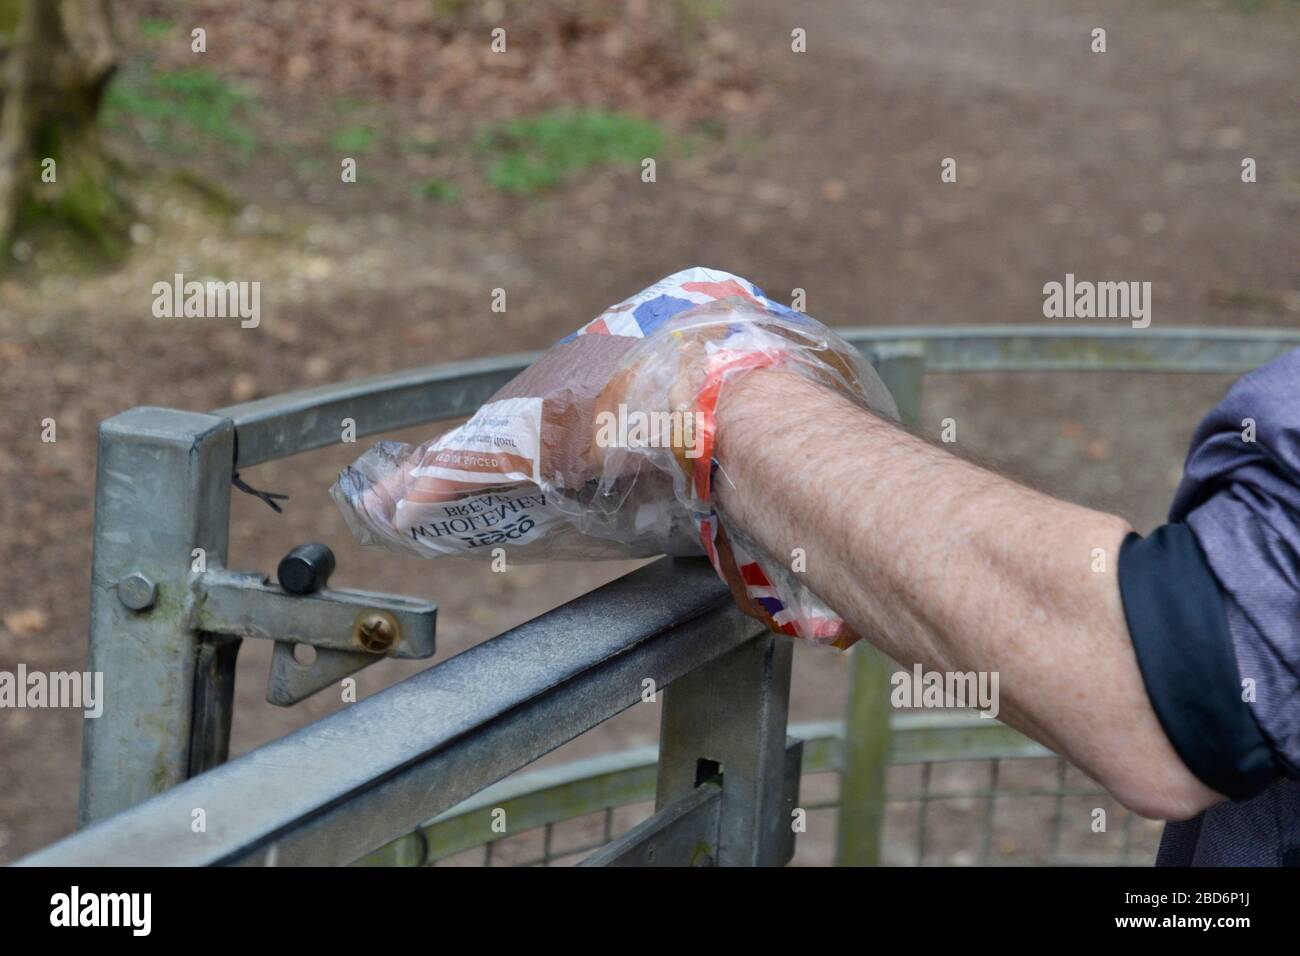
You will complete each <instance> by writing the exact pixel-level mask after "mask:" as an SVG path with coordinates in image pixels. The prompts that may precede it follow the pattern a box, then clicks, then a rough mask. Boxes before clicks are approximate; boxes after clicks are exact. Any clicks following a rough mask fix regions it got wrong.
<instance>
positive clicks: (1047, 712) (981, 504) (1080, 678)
mask: <svg viewBox="0 0 1300 956" xmlns="http://www.w3.org/2000/svg"><path fill="white" fill-rule="evenodd" d="M716 454H717V458H718V461H719V464H720V466H721V471H720V473H719V476H718V478H717V481H716V483H715V496H716V498H717V501H718V505H719V507H720V509H721V510H722V513H723V515H724V518H725V519H726V521H728V522H730V523H734V524H735V525H736V526H737V527H739V528H741V529H743V530H744V531H745V532H746V533H747V534H748V535H749V537H751V538H753V539H754V540H755V541H756V542H757V543H758V544H759V545H761V546H762V547H763V548H764V549H765V550H766V551H768V552H769V554H771V555H773V556H774V557H775V558H777V559H778V560H787V561H788V560H789V559H790V556H791V554H792V553H793V551H794V549H796V548H800V549H802V550H803V553H804V554H805V555H806V571H805V572H804V578H805V581H806V583H807V584H808V585H809V587H810V588H811V589H812V590H813V592H814V593H816V594H817V595H818V596H819V597H821V598H822V599H823V600H824V601H826V602H827V603H828V604H829V605H830V606H831V607H833V608H834V609H835V610H836V611H837V612H839V613H840V614H841V615H842V616H843V617H844V618H845V619H846V620H847V621H849V622H850V623H851V624H852V625H853V626H854V627H855V628H856V629H857V630H858V631H859V633H861V634H863V635H864V636H866V637H867V638H868V639H869V640H871V641H872V643H874V644H876V645H877V646H878V647H880V648H881V649H882V650H884V651H885V652H886V653H887V654H888V655H889V656H890V657H892V658H894V660H896V661H898V662H899V663H901V664H904V665H907V666H911V665H912V664H914V663H920V664H921V665H922V666H923V667H925V668H927V669H929V670H935V671H961V672H966V671H988V672H993V671H996V672H997V673H998V674H999V696H1000V702H999V703H1000V708H1001V714H1000V716H1001V717H1002V718H1003V719H1004V720H1006V721H1007V722H1008V723H1010V724H1011V725H1012V726H1015V727H1017V728H1019V729H1021V730H1022V731H1024V732H1025V733H1027V734H1029V735H1030V736H1033V737H1034V738H1036V739H1038V740H1040V741H1042V742H1043V743H1044V744H1046V745H1047V746H1049V747H1051V748H1053V749H1054V750H1056V751H1058V752H1059V753H1062V754H1065V755H1066V756H1068V757H1069V758H1071V759H1072V760H1073V761H1074V762H1075V763H1076V764H1078V765H1079V766H1080V767H1082V768H1083V769H1084V770H1085V771H1086V772H1088V773H1089V774H1091V775H1092V776H1093V777H1095V778H1096V779H1097V780H1099V781H1100V782H1101V783H1102V784H1103V785H1105V786H1106V787H1107V788H1108V789H1110V790H1111V791H1112V792H1113V793H1114V794H1115V795H1116V796H1117V797H1118V798H1119V799H1120V800H1122V801H1123V802H1125V803H1126V804H1127V805H1128V806H1130V807H1132V808H1134V809H1136V810H1138V811H1139V812H1141V813H1144V814H1145V815H1148V816H1158V817H1168V818H1178V817H1183V816H1187V815H1190V814H1192V813H1194V812H1196V811H1199V810H1200V809H1202V808H1203V807H1204V806H1207V805H1209V804H1210V803H1212V802H1214V800H1215V799H1216V796H1215V795H1214V794H1213V793H1212V791H1210V790H1208V789H1207V788H1205V787H1204V786H1203V785H1201V784H1200V783H1199V782H1198V781H1197V780H1196V779H1195V778H1194V777H1192V775H1191V774H1190V773H1189V772H1188V771H1187V769H1186V768H1185V767H1184V766H1183V764H1182V762H1181V761H1180V760H1179V758H1178V757H1177V755H1176V754H1175V753H1174V751H1173V749H1172V747H1171V746H1170V744H1169V742H1168V739H1167V738H1166V736H1165V734H1164V732H1163V731H1162V730H1161V728H1160V725H1159V723H1158V721H1157V719H1156V716H1155V713H1154V711H1153V710H1152V708H1151V705H1150V703H1149V701H1148V699H1147V695H1146V691H1145V688H1144V687H1143V684H1142V678H1141V674H1140V672H1139V670H1138V666H1137V661H1136V657H1135V655H1134V653H1133V649H1132V646H1131V642H1130V640H1129V636H1128V630H1127V626H1126V623H1125V620H1124V613H1123V608H1122V605H1121V603H1120V596H1119V587H1118V582H1117V576H1116V566H1117V563H1118V561H1117V559H1118V554H1119V547H1120V543H1121V542H1122V541H1123V539H1124V537H1125V535H1126V534H1127V533H1128V532H1129V530H1130V529H1129V527H1128V525H1127V523H1125V522H1124V521H1123V520H1122V519H1120V518H1117V517H1115V516H1112V515H1108V514H1104V513H1101V512H1097V511H1092V510H1090V509H1087V508H1082V507H1079V506H1076V505H1072V504H1069V503H1067V502H1063V501H1058V500H1056V499H1053V498H1051V497H1048V496H1046V495H1043V494H1040V493H1038V492H1035V491H1033V490H1031V489H1028V488H1025V487H1023V486H1021V485H1019V484H1017V483H1015V482H1013V481H1010V480H1008V479H1006V478H1003V477H1001V476H999V475H997V474H994V473H992V472H990V471H987V470H985V469H983V468H980V467H978V466H976V465H973V464H971V463H969V462H966V461H964V460H962V459H960V458H957V457H955V456H953V455H951V454H949V453H947V452H946V451H944V450H942V449H940V448H937V447H935V446H932V445H930V444H929V443H927V442H925V441H924V440H922V439H920V438H917V437H915V436H913V435H910V434H908V433H907V432H906V431H904V430H902V429H900V428H898V427H897V426H895V425H893V424H891V423H888V422H885V421H883V420H881V419H879V418H877V417H876V416H874V415H872V414H871V413H869V412H866V411H864V410H862V409H860V408H858V407H857V406H855V405H853V404H852V403H850V402H849V401H847V400H846V399H844V398H843V397H841V396H839V395H836V394H834V393H832V392H830V391H829V390H827V389H824V388H822V387H820V386H818V385H815V384H813V383H811V382H809V381H807V380H805V379H803V378H801V377H799V376H797V375H795V374H793V373H790V372H783V371H763V372H756V373H752V374H750V375H748V376H745V377H743V378H741V379H740V380H738V381H737V382H736V383H734V384H733V385H731V386H729V387H728V388H727V389H724V391H723V394H722V400H721V403H720V405H719V408H718V445H717V449H716ZM1098 553H1100V555H1101V556H1102V558H1103V559H1104V565H1103V564H1102V563H1101V562H1099V561H1098V560H1097V555H1098ZM1098 568H1103V569H1101V570H1097V569H1098Z"/></svg>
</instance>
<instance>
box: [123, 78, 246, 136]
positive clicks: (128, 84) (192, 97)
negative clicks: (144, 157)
mask: <svg viewBox="0 0 1300 956" xmlns="http://www.w3.org/2000/svg"><path fill="white" fill-rule="evenodd" d="M250 104H251V97H250V96H249V95H248V94H247V93H245V92H244V91H243V90H241V89H240V88H239V87H238V86H236V85H235V84H233V83H231V82H230V81H229V80H227V79H226V78H224V77H221V76H218V75H217V74H215V73H212V72H210V71H208V70H202V69H194V70H150V69H147V68H137V69H128V70H124V71H123V72H122V73H120V74H119V75H118V76H117V77H116V78H114V80H113V82H112V84H111V85H110V86H109V88H108V92H107V94H106V96H105V99H104V122H105V123H106V124H107V125H109V126H110V127H118V128H120V127H128V128H130V129H133V130H135V132H136V133H138V134H139V135H140V137H141V138H142V139H143V140H144V141H145V143H146V144H148V145H149V146H152V147H157V148H161V149H169V150H172V151H175V152H179V153H186V152H196V151H197V150H199V149H201V148H203V147H205V146H207V145H209V144H210V143H211V142H212V141H216V142H219V143H224V144H225V145H227V146H232V147H234V148H235V149H237V150H238V151H239V152H241V153H243V154H245V155H248V154H250V153H252V152H253V151H254V150H255V149H256V148H257V136H256V134H255V133H254V132H253V131H252V130H251V129H250V128H249V127H248V126H246V125H245V124H244V123H243V122H242V118H243V115H244V113H245V112H246V111H247V109H248V108H249V106H250Z"/></svg>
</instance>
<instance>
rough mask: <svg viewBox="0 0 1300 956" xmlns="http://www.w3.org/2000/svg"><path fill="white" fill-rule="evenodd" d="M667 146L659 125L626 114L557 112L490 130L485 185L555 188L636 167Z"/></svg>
mask: <svg viewBox="0 0 1300 956" xmlns="http://www.w3.org/2000/svg"><path fill="white" fill-rule="evenodd" d="M668 143H669V138H668V135H667V134H666V133H665V132H664V131H663V129H662V128H660V127H659V126H658V125H657V124H655V123H652V122H650V121H649V120H645V119H641V118H639V117H636V116H630V115H627V114H625V113H603V112H589V111H576V110H556V111H553V112H550V113H543V114H542V115H540V116H534V117H530V118H527V119H516V120H510V121H509V122H506V123H502V124H500V125H497V126H494V127H492V128H491V129H489V130H487V131H486V132H485V133H484V134H483V135H482V136H481V137H480V138H479V147H480V149H481V150H482V151H483V152H484V154H485V155H486V156H487V180H488V182H489V183H490V184H491V185H492V186H493V187H495V188H496V189H499V190H501V191H502V192H508V193H534V192H539V191H542V190H545V189H552V188H554V187H556V186H558V185H560V184H562V183H564V182H565V181H567V180H568V179H569V178H570V177H572V176H573V175H574V174H576V173H579V172H582V171H584V170H588V169H593V168H600V167H611V166H633V167H635V166H638V165H639V164H640V163H641V161H642V160H643V159H645V158H646V157H653V158H659V155H660V154H661V153H662V151H663V149H664V148H665V146H667V145H668Z"/></svg>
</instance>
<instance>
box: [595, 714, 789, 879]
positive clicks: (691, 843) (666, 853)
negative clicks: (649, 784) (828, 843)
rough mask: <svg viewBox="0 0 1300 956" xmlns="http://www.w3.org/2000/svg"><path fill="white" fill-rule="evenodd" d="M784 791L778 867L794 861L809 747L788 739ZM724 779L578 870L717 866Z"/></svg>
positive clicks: (662, 812) (677, 804) (654, 818)
mask: <svg viewBox="0 0 1300 956" xmlns="http://www.w3.org/2000/svg"><path fill="white" fill-rule="evenodd" d="M784 771H785V772H784V774H783V776H782V780H781V785H782V792H783V794H784V800H783V801H782V804H781V805H780V806H777V807H774V808H773V809H774V810H775V811H776V812H778V813H780V814H781V821H778V822H780V823H782V826H783V830H781V831H780V832H781V833H782V837H781V840H780V841H779V844H780V845H779V847H778V849H777V852H776V857H775V859H774V861H773V862H775V863H777V864H785V863H789V862H790V858H791V857H792V856H794V827H793V826H792V825H791V822H792V821H791V817H790V814H789V812H788V811H789V810H791V809H793V808H794V807H795V805H796V804H797V803H798V802H799V783H800V780H801V779H802V772H803V741H802V740H798V739H796V738H794V737H787V738H786V741H785V765H784ZM723 786H724V780H723V778H722V777H715V778H713V779H711V780H705V781H702V782H701V783H700V785H699V786H697V787H696V788H695V789H693V790H691V791H689V792H688V793H687V794H686V795H685V796H684V797H679V798H678V799H677V800H674V801H673V802H672V803H670V804H668V806H666V807H664V808H663V809H662V810H660V811H659V812H658V813H656V814H655V815H654V816H652V817H650V819H648V820H645V821H643V822H642V823H640V824H638V825H637V826H635V827H633V828H632V829H631V830H628V831H627V832H626V833H624V834H623V835H622V836H620V837H618V838H616V839H615V840H613V841H611V842H610V843H607V844H605V845H604V846H603V847H601V848H600V849H599V850H597V851H596V852H595V853H593V854H592V855H591V856H589V857H587V858H586V859H585V860H583V861H582V862H581V863H579V864H578V866H716V865H717V864H718V841H719V839H720V836H721V828H722V812H723V799H722V794H723Z"/></svg>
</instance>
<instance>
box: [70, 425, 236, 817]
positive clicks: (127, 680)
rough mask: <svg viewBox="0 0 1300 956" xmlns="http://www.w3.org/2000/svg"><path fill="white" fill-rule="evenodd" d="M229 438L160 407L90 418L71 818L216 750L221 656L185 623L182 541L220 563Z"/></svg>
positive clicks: (224, 676) (125, 799)
mask: <svg viewBox="0 0 1300 956" xmlns="http://www.w3.org/2000/svg"><path fill="white" fill-rule="evenodd" d="M234 437H235V433H234V426H233V424H232V423H231V422H230V420H229V419H225V418H221V417H219V416H217V415H207V414H200V413H195V412H181V411H172V410H170V409H163V408H136V409H132V410H131V411H128V412H124V413H123V414H121V415H118V416H116V417H114V418H111V419H109V420H107V421H105V422H103V423H102V424H101V425H100V429H99V462H98V466H97V471H96V479H95V538H94V557H93V560H92V569H91V603H90V663H89V668H90V670H91V671H92V672H99V673H102V674H103V681H104V683H103V687H104V709H103V714H102V715H101V716H100V717H98V718H94V719H91V718H87V719H86V722H85V731H84V742H83V748H82V759H81V809H80V817H81V822H82V823H83V824H85V823H89V822H91V821H93V820H98V819H101V818H103V817H106V816H109V815H111V814H113V813H116V812H118V811H120V810H124V809H126V808H127V807H129V806H132V805H133V804H136V803H138V802H140V801H141V800H143V799H145V798H146V797H149V796H152V795H154V794H157V793H161V792H162V791H164V790H166V789H168V788H169V787H172V786H174V785H175V784H177V783H180V782H181V781H183V780H185V779H186V777H187V776H189V775H190V774H191V773H192V772H196V771H197V770H202V769H204V768H205V767H206V766H210V765H211V764H212V763H214V762H218V763H219V762H220V761H221V760H223V759H224V758H225V751H224V747H225V745H226V743H227V742H228V739H229V714H230V707H231V696H232V694H233V690H234V681H233V673H234V670H233V668H234V651H233V649H232V647H231V646H230V645H229V644H228V643H222V644H221V646H217V645H216V644H211V643H209V642H207V641H205V638H204V636H203V635H202V634H200V633H198V632H196V631H193V630H191V629H190V628H189V625H188V621H189V619H190V610H191V608H190V604H191V594H190V590H189V587H188V579H189V575H190V570H191V567H192V566H193V565H194V562H195V560H196V556H195V549H196V548H198V549H202V552H201V558H202V560H203V561H204V562H205V563H206V564H207V565H209V566H219V565H221V564H223V563H224V562H225V557H226V541H227V532H228V528H229V518H230V473H231V468H232V467H233V464H234V460H235V444H234ZM200 664H201V665H202V666H200ZM196 701H201V707H199V710H200V711H201V712H200V713H198V714H196ZM222 727H224V728H225V731H224V733H223V732H222V731H221V728H222ZM196 735H197V737H198V739H197V740H196V739H195V736H196Z"/></svg>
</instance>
